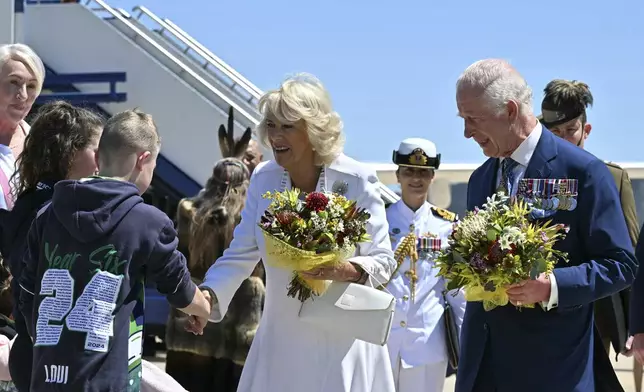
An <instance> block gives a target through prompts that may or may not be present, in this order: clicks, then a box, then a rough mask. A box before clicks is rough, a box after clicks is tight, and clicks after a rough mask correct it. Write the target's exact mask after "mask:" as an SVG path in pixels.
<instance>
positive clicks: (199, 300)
mask: <svg viewBox="0 0 644 392" xmlns="http://www.w3.org/2000/svg"><path fill="white" fill-rule="evenodd" d="M215 300H216V298H214V297H213V296H212V295H211V294H210V292H209V291H208V290H199V289H197V290H196V292H195V296H194V299H193V300H192V304H190V306H188V307H187V308H184V309H181V310H182V311H183V312H184V313H187V314H188V321H187V323H186V325H185V327H184V328H185V330H186V331H188V332H192V333H193V334H195V335H203V329H204V328H205V327H206V324H208V318H209V317H210V312H211V310H212V306H213V304H214V301H215Z"/></svg>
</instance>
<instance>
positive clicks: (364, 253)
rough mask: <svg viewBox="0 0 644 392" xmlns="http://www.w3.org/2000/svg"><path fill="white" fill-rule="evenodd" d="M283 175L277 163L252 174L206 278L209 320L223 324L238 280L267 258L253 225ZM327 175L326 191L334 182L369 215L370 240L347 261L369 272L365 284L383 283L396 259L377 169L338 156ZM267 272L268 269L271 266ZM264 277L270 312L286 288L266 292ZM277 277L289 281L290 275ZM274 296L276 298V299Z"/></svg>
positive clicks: (240, 281)
mask: <svg viewBox="0 0 644 392" xmlns="http://www.w3.org/2000/svg"><path fill="white" fill-rule="evenodd" d="M283 175H284V169H283V168H282V167H281V166H279V165H278V164H277V163H276V162H275V161H268V162H262V163H261V164H260V165H258V166H257V168H255V171H254V172H253V175H252V177H251V180H250V185H249V188H248V195H247V199H246V204H245V206H244V209H243V211H242V214H241V215H242V219H241V222H240V224H239V225H238V226H237V227H236V228H235V231H234V233H233V240H232V242H231V244H230V247H229V248H228V249H226V251H225V252H224V254H223V255H222V257H220V258H219V259H218V260H217V261H216V263H215V264H213V266H212V267H210V269H209V270H208V272H207V273H206V277H205V279H204V283H203V286H207V287H209V288H211V289H212V290H213V291H214V292H215V294H216V296H217V301H218V306H216V307H215V308H214V309H213V312H212V314H211V321H215V322H216V321H221V319H222V318H223V316H224V315H225V314H226V311H227V309H228V305H229V304H230V301H231V300H232V297H233V295H234V294H235V292H236V291H237V289H238V288H239V286H240V285H241V283H242V281H243V280H244V279H246V278H247V277H248V276H250V274H251V272H252V271H253V269H254V268H255V265H256V264H257V262H258V261H259V260H260V259H261V258H265V254H264V252H265V249H264V238H263V235H262V232H261V229H260V228H259V226H258V224H257V223H258V222H259V220H260V218H261V216H262V215H263V214H264V211H265V210H266V208H267V207H268V205H269V204H270V200H267V199H263V198H262V194H264V193H265V192H267V191H279V190H280V189H279V188H280V185H281V180H282V177H283ZM326 176H327V178H326V187H327V190H328V191H332V188H333V186H334V184H337V183H343V184H345V186H344V188H346V192H345V193H344V196H345V197H346V198H348V199H350V200H357V202H358V206H359V207H363V208H365V209H366V210H367V211H368V212H369V213H370V214H371V218H370V219H369V221H368V224H367V231H368V233H369V235H370V236H371V241H370V242H367V243H363V244H360V246H359V247H358V251H357V257H355V258H353V259H352V260H351V261H352V262H354V263H356V264H358V265H360V266H361V267H362V268H363V269H364V270H365V271H366V272H367V273H368V274H369V276H370V278H369V280H368V283H367V284H369V285H372V286H373V287H377V286H379V285H381V284H384V283H386V282H387V281H389V279H390V276H391V274H392V272H393V271H394V269H395V261H394V259H393V252H392V250H391V242H390V239H389V226H388V224H387V218H386V212H385V207H384V202H383V201H382V199H381V197H380V191H379V189H378V177H377V176H376V173H375V171H373V170H372V169H370V168H369V167H368V166H366V165H364V164H362V163H359V162H357V161H355V160H354V159H352V158H349V157H347V156H346V155H344V154H341V155H340V156H339V157H338V158H336V160H335V161H334V162H333V163H332V164H331V165H329V166H328V167H327V170H326ZM268 269H269V270H270V267H269V268H268ZM267 274H268V276H267V288H266V289H267V294H266V302H267V304H266V305H265V307H268V308H270V307H271V305H270V303H271V302H272V301H274V300H276V299H278V298H279V297H281V296H282V295H283V296H286V286H287V284H282V283H279V284H281V285H282V286H284V287H279V288H276V289H278V290H270V286H271V283H277V282H275V277H272V276H271V275H274V274H272V273H270V272H268V271H267ZM280 275H284V278H285V279H286V278H288V279H290V273H286V274H280ZM271 278H272V279H271ZM271 280H272V281H273V282H271ZM280 280H282V279H280ZM271 294H272V295H271ZM276 296H279V297H278V298H275V297H276ZM298 309H299V308H298Z"/></svg>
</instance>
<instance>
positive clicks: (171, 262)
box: [147, 219, 196, 308]
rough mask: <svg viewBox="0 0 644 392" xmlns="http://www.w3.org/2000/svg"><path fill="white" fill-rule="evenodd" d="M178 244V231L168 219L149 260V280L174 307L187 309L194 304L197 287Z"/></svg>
mask: <svg viewBox="0 0 644 392" xmlns="http://www.w3.org/2000/svg"><path fill="white" fill-rule="evenodd" d="M178 244H179V239H178V237H177V231H176V230H175V229H174V225H173V224H172V221H170V220H169V219H167V223H166V225H165V226H164V227H163V229H161V231H160V232H159V237H158V239H157V242H156V244H155V246H154V249H153V250H152V254H151V255H150V259H149V260H148V265H147V279H148V280H149V281H151V282H154V283H155V284H156V286H157V290H159V292H160V293H161V294H164V295H165V296H166V298H167V299H168V302H170V304H171V305H172V306H174V307H176V308H185V307H186V306H188V305H190V303H192V299H193V297H194V294H195V290H196V285H195V284H194V283H193V282H192V280H191V279H190V272H189V271H188V266H187V265H186V258H185V257H184V256H183V254H182V253H181V252H179V251H178V250H177V245H178Z"/></svg>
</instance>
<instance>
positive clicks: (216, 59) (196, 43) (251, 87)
mask: <svg viewBox="0 0 644 392" xmlns="http://www.w3.org/2000/svg"><path fill="white" fill-rule="evenodd" d="M163 21H164V22H165V23H167V24H168V25H170V27H172V28H173V29H174V30H175V31H176V32H177V33H179V34H181V35H182V36H183V37H185V38H186V39H188V40H189V41H190V42H191V43H192V44H193V45H194V46H196V47H197V48H199V49H201V50H202V51H204V52H205V53H207V54H208V55H209V56H210V57H211V58H212V60H213V61H214V62H216V63H217V64H219V65H220V66H221V67H223V68H225V69H226V70H228V71H229V72H231V73H233V74H235V75H236V76H237V77H239V78H240V79H242V80H243V81H244V83H245V85H246V86H248V89H249V90H251V91H253V92H254V93H255V95H256V96H257V97H258V98H259V97H261V96H262V95H264V92H263V91H262V90H260V89H259V88H258V87H257V86H255V85H254V84H253V83H251V82H250V81H249V80H248V79H246V78H245V77H243V76H242V75H241V74H240V73H238V72H237V71H235V69H234V68H232V67H231V66H230V65H228V64H226V63H225V62H224V60H222V59H220V58H219V57H217V56H216V55H215V54H214V53H212V52H211V51H210V50H209V49H208V48H206V47H205V46H203V45H201V44H200V43H199V41H197V40H196V39H194V38H193V37H192V36H190V35H189V34H188V33H186V32H185V31H184V30H182V29H181V28H180V27H179V26H177V25H176V24H174V23H173V22H172V21H171V20H169V19H168V18H164V19H163Z"/></svg>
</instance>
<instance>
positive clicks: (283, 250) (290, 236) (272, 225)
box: [259, 189, 370, 302]
mask: <svg viewBox="0 0 644 392" xmlns="http://www.w3.org/2000/svg"><path fill="white" fill-rule="evenodd" d="M301 196H305V197H304V198H303V199H302V198H301ZM263 197H264V198H267V199H271V204H270V205H269V207H268V209H267V210H266V211H265V212H264V215H263V216H262V218H261V220H260V222H259V226H260V227H261V228H262V231H263V233H264V239H265V243H266V251H267V252H266V253H267V255H268V257H267V258H266V260H264V261H265V262H266V263H268V265H271V266H273V267H278V268H285V269H289V270H291V271H293V279H292V280H291V283H290V285H289V286H288V295H289V296H290V297H293V298H298V299H299V300H300V301H302V302H303V301H305V300H306V299H308V298H310V297H311V296H314V295H320V294H323V293H324V292H325V291H326V289H327V288H328V285H329V284H330V283H331V282H330V281H326V280H313V279H306V278H304V277H302V276H301V275H300V274H299V272H304V271H310V270H312V269H315V268H319V267H327V266H333V265H334V264H338V263H341V262H343V261H344V260H346V259H348V258H349V257H351V256H352V255H353V254H354V252H355V249H356V245H357V244H358V243H360V242H366V241H369V236H368V234H367V220H368V219H369V217H370V214H369V213H368V212H366V211H365V210H364V209H361V208H358V207H357V205H356V202H355V201H351V200H348V199H346V198H345V197H344V196H341V195H338V194H335V193H328V192H312V193H309V194H303V193H302V192H301V191H300V190H299V189H293V190H286V191H284V192H267V193H265V194H264V195H263Z"/></svg>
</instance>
